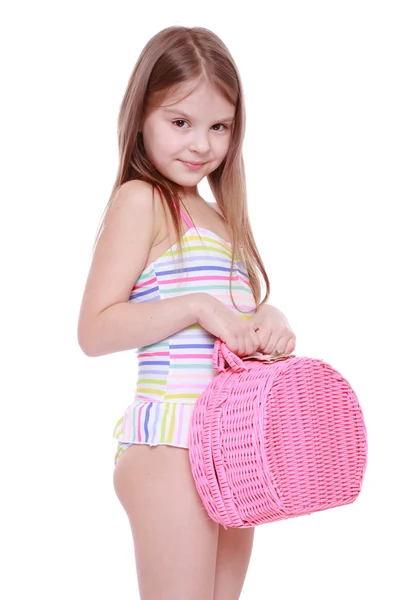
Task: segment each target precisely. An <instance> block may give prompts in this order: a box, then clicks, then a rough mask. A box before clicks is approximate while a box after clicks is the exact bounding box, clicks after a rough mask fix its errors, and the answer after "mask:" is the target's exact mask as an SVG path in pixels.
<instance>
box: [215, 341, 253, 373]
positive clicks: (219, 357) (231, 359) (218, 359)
mask: <svg viewBox="0 0 400 600" xmlns="http://www.w3.org/2000/svg"><path fill="white" fill-rule="evenodd" d="M225 362H227V363H228V365H229V367H230V368H231V369H233V371H244V370H246V371H247V367H246V366H245V364H244V362H243V361H242V359H241V358H240V357H239V356H236V354H235V353H234V352H232V350H229V348H228V346H227V345H226V344H225V342H223V341H222V340H220V339H219V338H217V339H216V340H215V343H214V352H213V358H212V365H213V368H214V369H215V370H216V371H218V373H222V372H223V371H226V369H225Z"/></svg>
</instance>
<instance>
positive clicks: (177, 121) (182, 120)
mask: <svg viewBox="0 0 400 600" xmlns="http://www.w3.org/2000/svg"><path fill="white" fill-rule="evenodd" d="M172 122H173V123H174V124H176V125H177V127H178V128H179V129H186V127H181V126H180V123H187V121H185V120H184V119H176V120H175V121H172ZM220 125H221V126H222V127H224V128H225V129H228V127H227V126H226V125H224V124H223V123H216V125H213V126H212V127H219V126H220ZM214 131H223V129H216V130H215V129H214Z"/></svg>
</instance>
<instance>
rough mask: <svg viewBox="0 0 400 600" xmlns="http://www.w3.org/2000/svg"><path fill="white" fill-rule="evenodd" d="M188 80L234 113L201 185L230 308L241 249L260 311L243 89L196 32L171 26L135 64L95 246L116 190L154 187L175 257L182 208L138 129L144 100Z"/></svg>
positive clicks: (228, 63) (221, 47) (230, 64)
mask: <svg viewBox="0 0 400 600" xmlns="http://www.w3.org/2000/svg"><path fill="white" fill-rule="evenodd" d="M189 80H198V81H199V82H202V81H207V82H208V83H210V84H212V85H213V86H214V87H215V88H216V89H218V91H219V92H220V93H221V94H222V95H223V96H224V97H225V98H226V99H227V100H228V102H230V103H231V104H232V105H234V106H235V107H236V110H235V121H234V125H233V130H232V134H231V140H230V146H229V150H228V152H227V155H226V157H225V158H224V160H223V161H222V163H221V164H220V165H219V167H218V168H217V169H215V171H213V172H212V173H210V174H209V175H208V176H207V180H208V183H209V186H210V188H211V191H212V193H213V195H214V198H215V200H216V201H217V204H218V206H219V208H220V210H221V212H222V214H223V217H224V219H225V222H226V226H227V229H228V231H229V235H230V239H231V244H232V261H231V272H230V293H231V298H232V301H233V303H234V305H235V306H236V303H235V301H234V299H233V297H232V270H233V265H234V258H235V255H236V252H237V250H238V249H240V250H239V252H240V254H241V257H242V259H243V260H244V262H245V264H246V268H247V272H248V275H249V282H250V286H251V289H252V292H253V295H254V298H255V301H256V304H257V306H258V305H259V304H261V302H260V296H261V278H260V276H259V274H260V273H261V275H262V278H263V280H264V282H265V286H266V292H265V296H264V298H263V300H262V302H265V301H267V300H268V297H269V294H270V284H269V279H268V276H267V273H266V271H265V267H264V264H263V261H262V259H261V256H260V254H259V252H258V249H257V246H256V243H255V240H254V236H253V232H252V229H251V226H250V222H249V217H248V209H247V191H246V179H245V169H244V161H243V154H242V146H243V139H244V133H245V118H246V116H245V106H244V97H243V89H242V83H241V79H240V75H239V72H238V69H237V67H236V64H235V62H234V60H233V58H232V56H231V54H230V52H229V50H228V48H227V47H226V46H225V44H224V43H223V42H222V40H221V39H220V38H219V37H218V36H217V35H216V34H214V33H213V32H212V31H210V30H208V29H205V28H203V27H183V26H173V27H168V28H166V29H163V30H162V31H160V32H159V33H157V34H156V35H155V36H153V37H152V38H151V39H150V40H149V41H148V43H147V44H146V46H145V47H144V48H143V50H142V52H141V54H140V56H139V58H138V60H137V62H136V65H135V67H134V69H133V72H132V75H131V77H130V79H129V82H128V86H127V88H126V91H125V94H124V97H123V100H122V103H121V107H120V112H119V116H118V146H119V165H118V173H117V177H116V180H115V183H114V186H113V189H112V192H111V196H110V199H109V201H108V203H107V205H106V208H105V210H104V213H103V215H102V219H101V223H100V226H99V230H98V232H97V235H96V240H95V246H96V243H97V241H98V238H99V236H100V233H101V231H102V229H103V228H104V225H105V222H106V219H107V215H108V212H109V209H110V208H111V205H112V202H113V199H114V197H115V194H116V192H117V190H118V189H119V188H120V187H121V186H122V185H123V184H124V183H126V182H127V181H130V180H132V179H141V180H144V181H147V182H149V183H150V184H152V185H153V195H154V186H158V187H159V188H160V191H161V192H162V194H161V197H162V202H163V206H164V210H165V208H167V209H168V210H169V212H170V215H171V220H172V223H173V226H174V229H175V233H176V237H177V240H178V247H179V249H180V251H181V249H182V247H181V237H182V233H183V231H182V222H181V219H180V218H179V215H178V211H179V208H180V206H181V196H180V190H179V186H178V185H177V184H176V183H174V182H173V181H171V180H169V179H167V178H166V177H164V176H163V175H162V174H161V173H160V172H159V171H158V170H157V169H156V168H155V167H154V165H153V164H152V163H151V162H150V161H149V159H148V157H147V156H146V152H145V148H144V145H143V137H142V133H141V131H140V129H141V125H142V122H143V119H144V116H145V113H146V108H147V106H148V103H149V98H150V97H153V96H154V95H157V97H158V96H161V97H165V96H166V95H167V94H168V93H169V91H170V90H171V89H172V88H173V87H174V86H176V85H179V84H182V83H185V82H187V81H189ZM175 205H176V208H175ZM177 209H178V210H177ZM236 308H237V306H236Z"/></svg>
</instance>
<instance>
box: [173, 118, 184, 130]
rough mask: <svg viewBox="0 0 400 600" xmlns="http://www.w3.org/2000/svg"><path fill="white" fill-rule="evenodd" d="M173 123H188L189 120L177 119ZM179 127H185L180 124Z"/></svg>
mask: <svg viewBox="0 0 400 600" xmlns="http://www.w3.org/2000/svg"><path fill="white" fill-rule="evenodd" d="M172 122H173V123H187V121H184V120H183V119H177V120H176V121H172ZM179 129H183V127H180V126H179Z"/></svg>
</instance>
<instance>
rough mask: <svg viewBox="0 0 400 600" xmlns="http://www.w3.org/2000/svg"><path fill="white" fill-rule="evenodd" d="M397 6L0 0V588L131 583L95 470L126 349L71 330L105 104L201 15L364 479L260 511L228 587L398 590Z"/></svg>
mask: <svg viewBox="0 0 400 600" xmlns="http://www.w3.org/2000/svg"><path fill="white" fill-rule="evenodd" d="M260 7H262V8H260ZM398 8H399V6H398V3H397V2H395V1H393V2H389V1H385V0H380V1H375V2H372V1H368V0H363V1H355V0H345V1H344V0H335V1H334V2H333V1H324V2H321V1H316V0H315V1H310V0H303V1H302V2H296V1H283V0H280V1H279V2H278V1H275V2H263V3H258V2H257V3H256V2H251V1H248V2H245V3H237V4H235V3H234V2H229V3H228V2H226V3H217V2H215V1H213V2H210V1H208V0H207V1H205V0H203V2H201V3H198V2H196V3H188V2H178V1H176V0H171V1H169V2H159V3H156V4H154V3H153V4H151V3H146V2H141V3H138V2H133V1H131V2H129V1H123V0H114V1H113V2H104V1H100V0H97V1H96V2H95V1H93V0H91V1H89V0H79V2H78V1H77V0H69V1H68V2H61V1H59V2H45V1H40V0H37V1H36V2H30V3H28V2H11V0H9V1H8V3H7V2H5V3H4V4H3V7H2V9H1V11H2V14H1V15H0V16H1V18H0V21H1V29H2V31H1V36H0V40H1V42H0V43H1V48H0V49H1V61H2V66H1V73H2V75H1V77H2V92H1V105H2V106H1V116H0V119H1V122H0V125H1V171H2V175H1V200H2V216H1V221H0V222H1V262H2V266H1V270H2V293H1V302H2V309H1V320H2V327H1V331H2V334H1V338H2V342H3V343H2V361H1V365H2V376H1V383H2V386H3V391H2V393H1V418H0V423H1V436H0V444H1V471H2V484H1V485H2V492H1V496H0V498H1V500H0V502H1V513H0V519H1V522H0V530H1V535H0V544H1V553H2V560H1V565H2V568H1V570H2V575H1V579H0V595H1V596H2V597H3V598H7V600H13V599H22V598H28V597H29V598H32V597H34V598H41V599H42V600H47V599H55V598H56V599H57V600H64V599H68V600H70V599H72V598H73V599H74V600H83V599H85V600H86V599H99V600H103V599H111V598H124V599H128V598H138V595H137V588H136V581H135V573H134V562H133V547H132V541H131V532H130V528H129V524H128V520H127V518H126V515H125V513H124V512H123V509H122V507H121V506H120V504H119V502H118V500H117V498H116V496H115V493H114V490H113V486H112V473H113V460H114V453H115V449H116V446H115V440H114V439H113V438H112V432H113V428H114V425H115V422H116V421H117V420H118V419H119V417H120V416H122V414H123V411H124V410H125V408H126V406H127V405H128V404H130V402H131V397H132V392H133V390H134V385H135V377H136V364H135V360H136V359H135V356H134V353H133V352H126V353H117V354H114V355H109V356H104V357H100V358H88V357H86V356H85V355H84V354H83V353H82V351H81V350H80V348H79V346H78V344H77V335H76V330H77V319H78V312H79V307H80V302H81V297H82V293H83V287H84V284H85V280H86V276H87V272H88V269H89V266H90V261H91V251H92V244H93V241H94V236H95V233H96V229H97V226H98V224H99V221H100V217H101V214H102V211H103V209H104V207H105V204H106V202H107V200H108V197H109V194H110V191H111V187H112V184H113V182H114V177H115V174H116V168H117V158H118V156H117V135H116V128H117V115H118V110H119V105H120V102H121V100H122V96H123V93H124V90H125V86H126V84H127V82H128V79H129V76H130V73H131V71H132V69H133V66H134V63H135V61H136V59H137V57H138V55H139V52H140V51H141V49H142V47H143V46H144V44H145V43H146V42H147V41H148V39H149V38H150V37H152V36H153V35H154V34H155V33H156V32H157V31H159V30H160V29H163V28H164V27H168V26H170V25H188V26H194V25H200V26H205V27H208V28H209V29H212V30H213V31H214V32H215V33H217V34H218V35H219V36H220V37H221V38H222V39H223V41H224V42H225V43H226V44H227V46H228V47H229V49H230V50H231V53H232V55H233V57H234V59H235V60H236V62H237V64H238V67H239V69H240V72H241V75H242V79H243V84H244V89H245V94H246V96H245V97H246V104H247V133H246V142H245V148H244V151H245V161H246V168H247V182H248V195H249V210H250V215H251V219H252V224H253V228H254V233H255V235H256V239H257V242H258V244H259V248H260V251H261V254H262V256H263V259H264V261H265V265H266V268H267V272H268V274H269V277H270V280H271V285H272V294H271V299H270V302H271V304H274V305H275V306H278V307H279V308H280V309H281V310H282V311H283V312H284V313H285V314H286V316H287V318H288V320H289V322H290V324H291V326H292V328H293V329H294V331H295V333H296V335H297V341H298V343H297V348H296V354H297V355H300V356H301V355H304V356H312V357H317V358H322V359H324V360H325V361H326V362H328V363H330V364H331V365H332V366H334V367H335V368H336V369H338V370H339V371H340V372H341V373H342V374H343V375H344V376H345V377H346V378H347V379H348V380H349V381H350V383H351V385H352V386H353V388H354V389H355V391H356V393H357V395H358V398H359V400H360V403H361V406H362V408H363V411H364V416H365V420H366V423H367V428H368V439H369V461H368V469H367V473H366V477H365V481H364V487H363V491H362V493H361V495H360V497H359V498H358V499H357V501H356V502H355V503H354V504H353V505H350V506H346V507H341V508H337V509H335V510H331V511H325V512H322V513H318V514H314V515H310V516H307V517H301V518H298V519H291V520H287V521H280V522H276V523H274V524H271V525H266V526H263V527H261V528H259V529H258V531H257V535H256V544H255V548H254V553H253V558H252V562H251V565H250V569H249V573H248V577H247V581H246V584H245V588H244V591H243V594H242V598H243V599H244V600H264V599H266V600H267V599H271V600H272V599H273V600H286V599H293V598H296V599H306V600H322V599H324V600H330V599H337V598H340V599H341V600H350V599H352V600H353V599H358V598H374V599H375V598H376V599H378V598H379V599H385V600H391V599H398V598H400V585H399V552H398V538H399V535H400V530H399V518H398V514H399V509H398V502H399V498H398V493H399V486H398V478H399V450H398V443H397V440H398V430H399V429H398V427H399V408H398V406H399V400H400V398H399V388H398V374H399V366H398V364H399V363H398V351H399V348H398V343H399V321H398V307H399V292H398V277H399V262H398V256H399V244H398V238H399V235H398V229H399V222H398V217H395V214H396V209H397V208H398V207H397V206H396V204H397V205H398V203H399V191H400V185H399V164H400V163H399V159H400V146H399V139H400V126H399V125H400V118H399V115H400V110H399V106H400V90H399V62H400V61H399V56H400V42H399V30H400V20H399V16H398V13H397V12H396V10H398ZM200 189H201V191H202V192H203V193H204V194H205V196H207V195H208V193H209V192H208V188H207V186H206V185H204V186H203V184H202V186H201V188H200ZM210 199H211V198H210Z"/></svg>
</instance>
